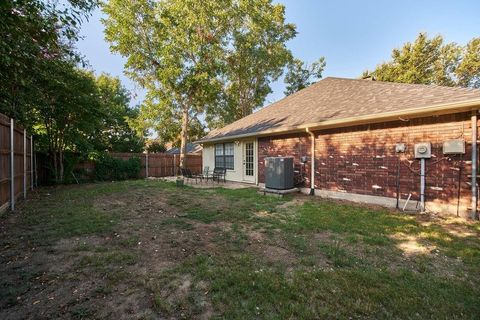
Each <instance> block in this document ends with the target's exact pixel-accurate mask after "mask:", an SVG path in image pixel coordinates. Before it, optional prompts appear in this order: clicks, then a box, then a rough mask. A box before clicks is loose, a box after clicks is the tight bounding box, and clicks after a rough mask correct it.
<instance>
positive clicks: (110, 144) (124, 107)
mask: <svg viewBox="0 0 480 320" xmlns="http://www.w3.org/2000/svg"><path fill="white" fill-rule="evenodd" d="M95 82H96V85H97V88H98V99H99V103H100V108H101V113H102V115H101V119H102V121H101V125H100V126H99V127H97V132H96V133H95V135H94V136H93V137H92V138H93V139H95V150H101V151H110V152H134V153H139V152H142V151H143V150H144V139H143V136H144V135H145V132H144V131H139V132H138V135H137V132H136V131H135V130H134V129H133V128H132V126H131V123H132V121H135V119H136V118H137V117H138V113H139V109H138V108H130V107H129V103H130V97H129V93H128V91H127V90H126V89H125V87H123V86H122V84H121V82H120V79H118V77H111V76H109V75H107V74H101V75H100V76H98V77H97V78H96V80H95Z"/></svg>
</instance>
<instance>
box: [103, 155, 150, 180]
mask: <svg viewBox="0 0 480 320" xmlns="http://www.w3.org/2000/svg"><path fill="white" fill-rule="evenodd" d="M141 168H142V166H141V162H140V159H139V158H130V159H128V160H122V159H117V158H113V157H112V156H110V155H108V154H102V155H101V156H99V157H98V159H96V160H95V177H96V179H97V180H99V181H114V180H126V179H137V178H139V177H140V170H141Z"/></svg>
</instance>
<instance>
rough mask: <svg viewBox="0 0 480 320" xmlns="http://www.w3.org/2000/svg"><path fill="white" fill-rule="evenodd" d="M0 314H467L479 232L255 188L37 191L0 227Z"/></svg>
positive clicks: (478, 267) (159, 184)
mask: <svg viewBox="0 0 480 320" xmlns="http://www.w3.org/2000/svg"><path fill="white" fill-rule="evenodd" d="M0 232H1V238H0V255H1V256H0V274H1V275H2V276H1V278H0V279H1V280H0V319H26V318H35V319H39V318H40V319H41V318H45V319H47V318H72V319H105V318H108V319H123V318H134V319H158V318H166V319H178V318H185V319H191V318H196V319H210V318H225V319H252V318H260V319H314V318H315V319H318V318H320V319H357V318H360V319H363V318H369V319H371V318H376V319H395V318H396V319H479V318H480V304H479V303H478V297H479V296H480V276H479V275H480V241H479V235H480V224H478V223H473V222H466V221H463V220H460V219H453V218H449V219H446V218H441V217H438V216H433V215H432V216H430V215H417V216H412V215H404V214H399V213H396V212H393V211H389V210H386V209H381V208H376V207H368V206H360V205H352V204H349V203H344V202H343V203H340V202H332V201H327V200H322V199H319V198H316V197H315V198H311V197H308V196H295V197H289V198H275V197H268V196H267V197H265V196H263V195H260V194H258V193H257V192H256V190H255V189H240V190H227V189H194V188H190V187H185V188H182V189H178V188H177V187H175V185H174V184H173V183H170V182H164V181H160V180H137V181H127V182H115V183H99V184H86V185H80V186H65V187H54V188H43V189H40V191H38V192H37V193H36V194H34V196H32V198H31V199H29V200H28V201H26V202H23V203H22V204H20V205H19V208H18V211H17V212H15V213H13V214H12V213H9V214H6V215H4V216H3V217H1V218H0Z"/></svg>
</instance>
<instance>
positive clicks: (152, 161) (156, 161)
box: [110, 153, 202, 178]
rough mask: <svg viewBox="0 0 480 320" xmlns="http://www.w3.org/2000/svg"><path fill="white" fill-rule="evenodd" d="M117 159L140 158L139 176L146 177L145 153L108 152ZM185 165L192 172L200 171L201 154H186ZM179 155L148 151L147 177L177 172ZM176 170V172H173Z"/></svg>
mask: <svg viewBox="0 0 480 320" xmlns="http://www.w3.org/2000/svg"><path fill="white" fill-rule="evenodd" d="M110 155H111V156H112V157H114V158H117V159H122V160H128V159H130V158H134V157H137V158H140V161H141V164H142V170H141V172H140V176H141V177H142V178H146V177H147V165H146V164H147V162H146V160H147V155H146V154H145V153H110ZM185 161H186V167H187V168H189V169H190V170H191V171H192V172H195V173H200V172H201V171H202V155H196V154H188V155H186V160H185ZM179 168H180V156H179V155H173V154H167V153H149V154H148V177H168V176H174V175H176V174H179ZM175 171H177V172H175Z"/></svg>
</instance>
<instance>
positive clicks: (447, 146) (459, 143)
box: [443, 139, 465, 154]
mask: <svg viewBox="0 0 480 320" xmlns="http://www.w3.org/2000/svg"><path fill="white" fill-rule="evenodd" d="M443 154H465V140H463V139H453V140H447V141H445V142H443Z"/></svg>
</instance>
